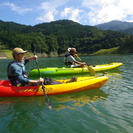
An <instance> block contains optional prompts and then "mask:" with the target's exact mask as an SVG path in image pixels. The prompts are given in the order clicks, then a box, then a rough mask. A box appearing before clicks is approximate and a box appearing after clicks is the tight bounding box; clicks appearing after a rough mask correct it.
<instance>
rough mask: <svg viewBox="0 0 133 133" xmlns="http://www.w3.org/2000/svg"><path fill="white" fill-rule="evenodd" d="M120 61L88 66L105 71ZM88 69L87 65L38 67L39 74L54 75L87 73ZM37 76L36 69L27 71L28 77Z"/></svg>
mask: <svg viewBox="0 0 133 133" xmlns="http://www.w3.org/2000/svg"><path fill="white" fill-rule="evenodd" d="M121 65H122V63H110V64H103V65H95V66H90V67H91V68H92V69H93V70H94V71H95V72H100V71H107V70H112V69H118V68H119V67H120V66H121ZM88 72H89V70H88V68H87V67H84V68H66V67H62V68H58V67H47V68H40V73H41V76H43V77H46V76H55V75H66V74H67V75H70V74H81V73H88ZM33 76H38V69H33V70H31V71H30V72H29V77H33Z"/></svg>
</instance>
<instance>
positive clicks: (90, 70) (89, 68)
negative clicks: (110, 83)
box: [87, 66, 95, 76]
mask: <svg viewBox="0 0 133 133" xmlns="http://www.w3.org/2000/svg"><path fill="white" fill-rule="evenodd" d="M87 68H88V70H89V72H90V73H91V75H93V76H95V71H94V70H93V69H92V67H90V66H87Z"/></svg>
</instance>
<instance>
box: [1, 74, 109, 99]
mask: <svg viewBox="0 0 133 133" xmlns="http://www.w3.org/2000/svg"><path fill="white" fill-rule="evenodd" d="M107 80H108V77H106V76H99V77H94V76H93V77H78V78H77V81H76V82H71V83H66V82H67V81H68V79H66V80H57V81H60V82H62V84H55V85H45V91H46V94H47V95H57V94H67V93H74V92H80V91H85V90H91V89H98V88H100V87H102V86H103V85H104V84H105V83H106V81H107ZM42 95H44V92H43V89H42V86H24V87H16V86H11V85H10V83H9V81H8V80H0V97H23V96H42Z"/></svg>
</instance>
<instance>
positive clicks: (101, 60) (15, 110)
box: [0, 55, 133, 133]
mask: <svg viewBox="0 0 133 133" xmlns="http://www.w3.org/2000/svg"><path fill="white" fill-rule="evenodd" d="M81 58H82V59H83V60H84V61H85V62H87V63H90V64H105V63H111V62H122V63H123V65H122V66H121V67H120V69H119V70H113V71H109V72H107V76H108V77H109V80H108V81H107V83H106V84H105V85H104V86H103V87H101V88H100V89H96V90H90V91H85V92H78V93H73V94H65V95H56V96H48V97H49V100H50V101H51V103H52V104H53V109H52V110H51V111H50V110H49V109H48V107H47V105H46V103H45V99H44V97H43V96H39V97H18V98H15V97H14V98H13V97H11V98H6V97H0V133H44V132H46V133H132V132H133V82H132V77H133V74H132V73H133V60H132V59H133V55H111V56H84V57H81ZM62 60H63V58H62V57H59V58H41V59H39V66H40V68H41V67H42V68H43V67H57V66H58V67H63V66H64V64H63V62H62ZM9 61H11V60H0V64H1V65H0V79H7V77H6V72H5V71H6V65H7V63H8V62H9ZM35 66H36V64H35V62H34V61H31V62H30V63H29V64H27V71H28V72H29V71H30V70H31V69H33V68H34V67H35ZM101 74H102V73H97V75H101ZM79 76H82V75H79ZM85 76H88V74H86V75H85ZM54 78H57V77H54ZM60 78H69V76H66V77H60Z"/></svg>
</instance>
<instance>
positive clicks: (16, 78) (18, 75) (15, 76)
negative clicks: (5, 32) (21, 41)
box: [7, 48, 59, 86]
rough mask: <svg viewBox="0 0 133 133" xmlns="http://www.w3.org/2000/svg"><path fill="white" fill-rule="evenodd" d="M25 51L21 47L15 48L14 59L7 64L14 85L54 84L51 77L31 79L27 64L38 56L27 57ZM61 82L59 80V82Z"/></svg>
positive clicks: (10, 79)
mask: <svg viewBox="0 0 133 133" xmlns="http://www.w3.org/2000/svg"><path fill="white" fill-rule="evenodd" d="M25 53H27V51H24V50H23V49H21V48H15V49H14V50H13V52H12V56H13V58H14V60H13V61H12V62H10V63H9V64H8V66H7V76H8V79H9V81H10V83H11V85H12V86H27V85H41V84H42V83H44V84H52V82H53V80H52V79H50V78H39V79H38V80H31V79H29V78H28V76H27V74H26V69H25V65H26V64H27V63H28V62H29V61H31V60H37V59H38V57H37V56H36V55H34V56H33V57H30V58H28V59H24V58H25V55H24V54H25ZM58 83H59V82H58Z"/></svg>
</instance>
